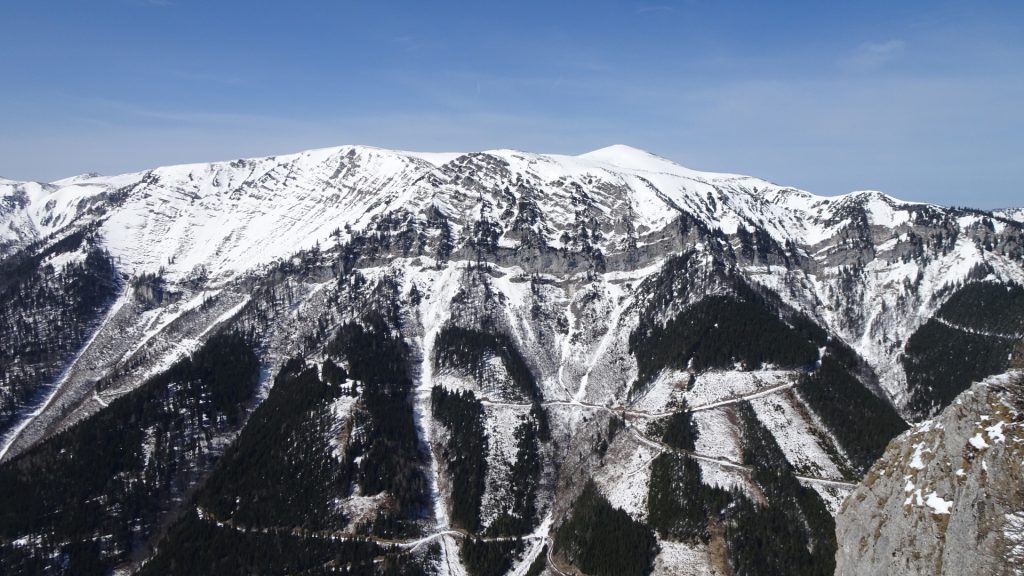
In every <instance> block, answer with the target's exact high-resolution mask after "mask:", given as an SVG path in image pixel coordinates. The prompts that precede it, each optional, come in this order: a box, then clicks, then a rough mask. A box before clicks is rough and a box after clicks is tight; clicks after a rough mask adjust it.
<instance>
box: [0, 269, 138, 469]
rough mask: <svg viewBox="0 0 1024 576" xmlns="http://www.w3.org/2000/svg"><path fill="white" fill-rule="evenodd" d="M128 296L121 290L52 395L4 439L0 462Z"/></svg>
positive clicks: (53, 395) (52, 392)
mask: <svg viewBox="0 0 1024 576" xmlns="http://www.w3.org/2000/svg"><path fill="white" fill-rule="evenodd" d="M128 294H129V292H128V289H127V286H126V287H125V288H123V289H122V290H121V294H119V295H118V297H117V300H115V301H114V304H113V305H111V306H110V310H108V311H107V313H106V315H104V316H103V320H101V321H100V322H99V323H98V324H97V325H96V329H95V330H93V333H92V336H90V337H89V340H87V341H86V342H85V344H84V345H82V347H81V348H79V350H78V353H77V354H75V357H74V359H72V360H71V362H69V363H68V365H67V368H65V369H64V373H63V374H61V376H60V379H58V380H57V382H56V383H55V384H54V385H53V388H52V389H51V390H50V393H49V394H47V395H46V399H45V400H44V401H43V403H42V404H41V405H40V406H39V407H38V408H36V409H35V410H34V411H33V412H32V413H31V414H29V415H28V416H27V417H26V418H25V419H24V420H22V422H21V423H20V424H18V426H17V427H15V428H14V429H13V430H12V431H11V432H10V434H8V435H7V438H5V439H4V445H3V448H0V462H2V461H3V459H4V458H5V457H6V456H7V452H8V451H9V450H10V449H11V446H13V445H14V443H15V442H16V441H17V440H18V437H19V436H21V433H22V432H23V431H24V430H25V428H27V427H28V426H29V424H31V423H32V422H33V421H35V419H36V418H38V417H39V416H40V415H41V414H43V413H44V412H46V409H47V408H49V407H50V404H51V403H53V401H54V399H56V398H57V396H58V395H59V394H60V392H61V390H62V389H63V388H64V384H65V383H66V382H67V379H68V378H69V377H70V376H71V371H72V370H73V369H74V368H75V366H76V365H77V364H78V361H79V359H81V357H82V355H83V354H85V352H86V350H88V349H89V347H90V346H92V343H93V342H94V341H95V340H96V337H97V336H99V334H100V332H101V331H102V330H103V327H104V326H106V325H107V322H109V321H110V319H111V318H113V317H114V315H115V314H117V312H118V311H119V310H120V309H121V307H122V306H124V303H125V302H126V301H127V300H128Z"/></svg>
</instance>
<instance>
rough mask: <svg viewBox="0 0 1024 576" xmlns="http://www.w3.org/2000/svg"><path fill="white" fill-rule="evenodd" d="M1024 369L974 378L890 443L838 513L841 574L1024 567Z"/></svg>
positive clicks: (987, 571)
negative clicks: (930, 415) (936, 412)
mask: <svg viewBox="0 0 1024 576" xmlns="http://www.w3.org/2000/svg"><path fill="white" fill-rule="evenodd" d="M1022 421H1024V374H1022V373H1021V372H1019V371H1014V372H1010V373H1007V374H1004V375H1000V376H994V377H991V378H989V379H987V380H984V381H982V382H979V383H977V384H975V385H973V386H972V387H971V388H970V389H969V390H968V391H966V392H964V393H963V394H961V395H959V396H958V397H957V399H956V401H955V402H953V404H952V405H950V406H949V407H947V408H946V409H945V410H944V411H943V412H942V413H941V414H939V415H938V416H936V417H935V418H934V419H932V420H928V421H925V422H922V423H921V424H919V425H917V426H915V427H914V428H913V429H912V430H909V431H908V432H906V433H905V434H904V435H902V436H900V437H899V438H897V439H896V440H894V441H893V442H892V444H890V446H889V448H888V450H886V452H885V455H884V456H882V458H880V459H879V460H878V462H876V463H875V465H874V466H873V467H872V468H871V470H870V471H869V472H868V475H867V477H865V479H864V481H863V483H862V484H861V485H860V486H859V487H858V488H857V489H856V490H855V491H854V492H853V494H852V495H851V496H850V498H848V499H847V500H846V502H845V503H844V504H843V507H842V509H841V510H840V511H839V515H838V517H837V519H836V523H837V534H838V537H839V541H840V542H841V543H842V544H841V547H840V550H839V553H838V556H837V559H838V564H837V569H836V574H839V575H846V574H921V575H924V574H929V575H941V574H992V575H997V574H1006V575H1011V574H1021V573H1022V571H1021V566H1022V565H1024V564H1022V561H1024V460H1022V456H1024V431H1022V428H1021V423H1022Z"/></svg>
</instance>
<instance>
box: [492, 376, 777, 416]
mask: <svg viewBox="0 0 1024 576" xmlns="http://www.w3.org/2000/svg"><path fill="white" fill-rule="evenodd" d="M795 386H796V383H794V382H789V383H786V384H780V385H778V386H772V387H770V388H765V389H764V390H758V391H757V392H753V393H750V394H744V395H743V396H734V397H732V398H726V399H725V400H719V401H717V402H712V403H709V404H701V405H699V406H693V407H691V408H690V409H689V410H687V412H702V411H704V410H713V409H715V408H721V407H723V406H729V405H730V404H738V403H740V402H746V401H748V400H753V399H755V398H761V397H763V396H770V395H772V394H777V393H779V392H784V391H786V390H789V389H790V388H793V387H795ZM480 403H481V404H483V405H484V406H499V407H500V406H507V407H510V408H530V407H532V406H533V404H530V403H528V402H502V401H498V400H491V399H490V398H481V399H480ZM541 405H543V406H564V407H567V408H586V409H590V410H604V411H608V412H614V413H616V414H619V415H626V416H637V417H641V418H661V417H664V416H671V415H673V414H675V413H676V412H678V410H660V411H651V410H636V409H634V408H623V407H617V406H607V405H604V404H594V403H591V402H580V401H576V400H572V401H568V400H548V401H545V402H541Z"/></svg>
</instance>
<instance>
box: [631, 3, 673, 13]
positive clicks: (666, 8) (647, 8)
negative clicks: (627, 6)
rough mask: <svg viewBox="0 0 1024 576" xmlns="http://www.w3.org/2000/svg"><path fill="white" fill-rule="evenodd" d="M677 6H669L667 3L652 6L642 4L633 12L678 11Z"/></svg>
mask: <svg viewBox="0 0 1024 576" xmlns="http://www.w3.org/2000/svg"><path fill="white" fill-rule="evenodd" d="M676 11H677V8H676V7H675V6H668V5H666V4H657V5H652V6H640V7H638V8H637V9H636V10H634V11H633V12H634V13H636V14H651V13H657V12H676Z"/></svg>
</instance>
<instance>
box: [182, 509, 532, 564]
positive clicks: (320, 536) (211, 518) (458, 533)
mask: <svg viewBox="0 0 1024 576" xmlns="http://www.w3.org/2000/svg"><path fill="white" fill-rule="evenodd" d="M196 515H197V516H198V517H199V519H200V520H203V521H206V522H210V523H212V524H214V525H216V526H217V527H219V528H229V529H231V530H235V531H236V532H241V533H244V534H284V535H288V536H298V537H300V538H309V539H317V540H330V541H332V542H349V541H351V542H373V543H375V544H379V545H381V546H396V547H399V548H403V549H405V552H404V553H409V552H413V551H415V550H416V549H417V548H419V547H420V546H422V545H424V544H428V543H430V542H433V541H434V540H437V539H439V538H445V537H451V538H458V539H468V538H472V539H474V540H480V541H481V542H513V541H520V540H523V541H533V540H539V541H544V540H545V539H547V538H548V536H547V534H539V533H536V532H535V533H533V534H526V535H524V536H477V535H474V534H470V533H469V532H467V531H465V530H462V529H459V528H449V529H447V530H439V531H437V532H432V533H430V534H427V535H426V536H422V537H420V538H408V539H398V538H380V537H378V536H372V535H365V534H355V533H352V532H344V531H340V530H338V531H332V530H306V529H304V528H301V527H298V526H247V525H244V524H238V523H236V522H234V521H232V520H222V519H220V518H217V517H216V516H215V515H214V514H212V513H210V512H209V511H207V510H204V509H203V508H201V507H199V506H196Z"/></svg>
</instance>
